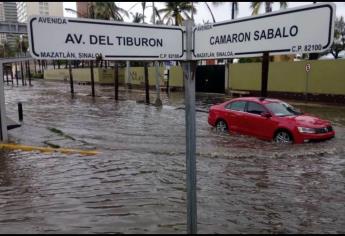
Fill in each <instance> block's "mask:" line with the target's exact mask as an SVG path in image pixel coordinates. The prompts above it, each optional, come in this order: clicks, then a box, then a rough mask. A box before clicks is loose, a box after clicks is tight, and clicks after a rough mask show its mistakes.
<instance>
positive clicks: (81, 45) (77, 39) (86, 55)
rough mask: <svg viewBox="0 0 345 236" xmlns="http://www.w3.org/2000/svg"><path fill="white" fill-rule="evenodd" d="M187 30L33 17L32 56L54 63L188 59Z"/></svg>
mask: <svg viewBox="0 0 345 236" xmlns="http://www.w3.org/2000/svg"><path fill="white" fill-rule="evenodd" d="M183 31H184V27H177V26H163V25H148V24H134V23H122V22H117V21H105V20H94V19H77V18H66V17H52V16H32V17H30V19H29V20H28V36H29V46H30V52H31V55H32V56H33V57H34V58H37V59H50V60H51V59H54V60H95V59H96V58H97V57H98V56H100V55H101V56H102V59H103V60H185V53H184V44H185V42H184V35H183Z"/></svg>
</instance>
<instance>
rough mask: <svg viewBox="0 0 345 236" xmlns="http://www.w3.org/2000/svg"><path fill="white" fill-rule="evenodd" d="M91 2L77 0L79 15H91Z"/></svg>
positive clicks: (84, 16)
mask: <svg viewBox="0 0 345 236" xmlns="http://www.w3.org/2000/svg"><path fill="white" fill-rule="evenodd" d="M90 3H91V2H77V17H83V18H86V17H87V16H88V15H89V11H88V8H89V4H90Z"/></svg>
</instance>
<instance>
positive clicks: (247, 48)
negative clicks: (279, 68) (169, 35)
mask: <svg viewBox="0 0 345 236" xmlns="http://www.w3.org/2000/svg"><path fill="white" fill-rule="evenodd" d="M334 19H335V4H334V3H320V4H312V5H308V6H306V7H298V8H290V9H287V10H281V11H277V12H272V13H267V14H262V15H258V16H254V17H253V16H251V17H245V18H241V19H236V20H232V21H225V22H219V23H213V24H209V25H203V26H196V27H194V29H193V32H194V53H193V54H194V55H193V59H194V60H196V59H212V58H218V59H219V58H234V57H237V58H238V57H253V56H262V53H263V52H265V51H267V52H270V54H273V55H278V54H294V53H311V52H323V51H325V50H327V49H328V48H330V46H331V44H332V42H333V32H334Z"/></svg>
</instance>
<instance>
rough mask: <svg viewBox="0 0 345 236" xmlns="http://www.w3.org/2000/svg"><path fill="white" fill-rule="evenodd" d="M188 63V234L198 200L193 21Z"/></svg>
mask: <svg viewBox="0 0 345 236" xmlns="http://www.w3.org/2000/svg"><path fill="white" fill-rule="evenodd" d="M185 26H186V36H187V37H186V51H187V55H186V56H187V61H186V62H183V63H182V66H183V78H184V82H185V107H186V110H185V113H186V168H187V233H188V234H196V232H197V200H196V159H195V150H196V132H195V122H196V121H195V79H194V76H195V73H194V72H195V65H196V62H193V61H192V60H191V59H192V30H193V21H192V20H186V21H185Z"/></svg>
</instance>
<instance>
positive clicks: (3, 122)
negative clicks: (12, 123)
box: [0, 63, 8, 142]
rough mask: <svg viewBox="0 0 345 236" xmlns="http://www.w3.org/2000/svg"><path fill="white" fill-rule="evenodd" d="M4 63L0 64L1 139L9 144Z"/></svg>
mask: <svg viewBox="0 0 345 236" xmlns="http://www.w3.org/2000/svg"><path fill="white" fill-rule="evenodd" d="M3 65H4V64H3V63H0V76H1V77H2V78H0V88H1V89H0V129H1V133H0V138H1V140H0V141H2V142H7V139H8V136H7V125H6V110H5V92H4V80H3Z"/></svg>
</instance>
